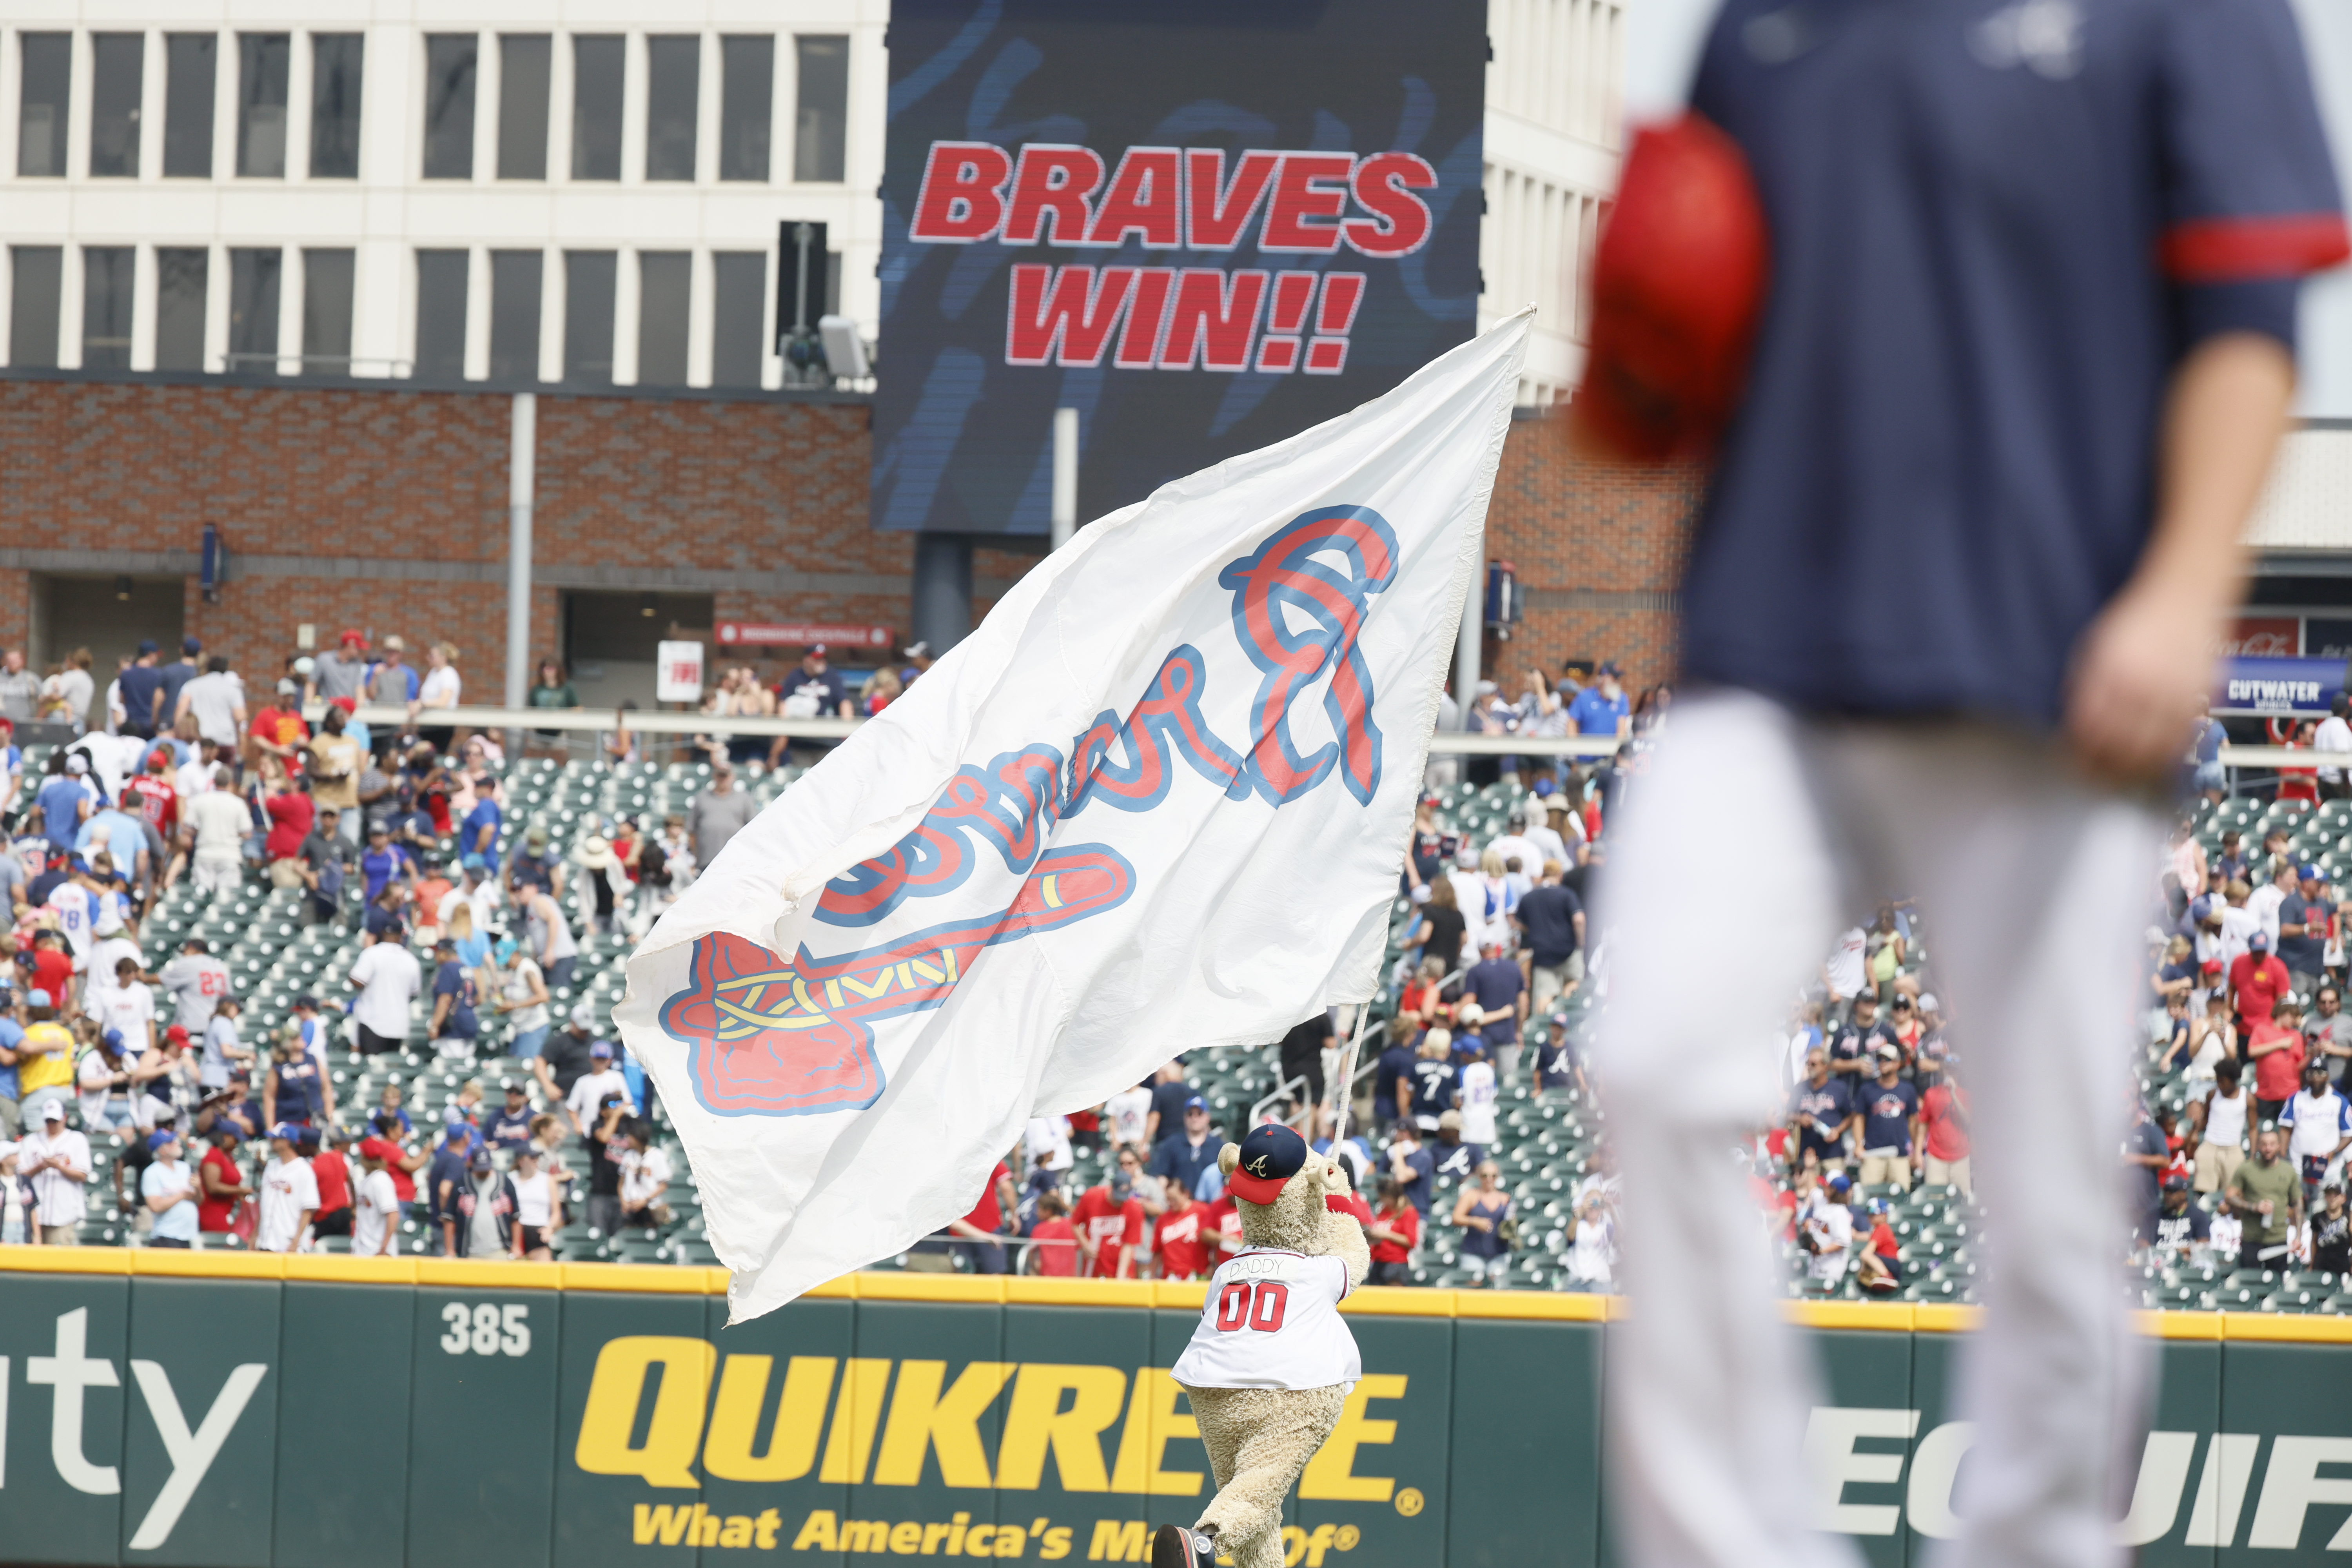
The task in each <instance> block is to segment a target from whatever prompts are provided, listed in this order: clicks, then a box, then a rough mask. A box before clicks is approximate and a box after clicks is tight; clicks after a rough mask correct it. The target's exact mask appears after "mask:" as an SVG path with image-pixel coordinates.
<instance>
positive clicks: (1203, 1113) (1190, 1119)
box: [1145, 1094, 1223, 1193]
mask: <svg viewBox="0 0 2352 1568" xmlns="http://www.w3.org/2000/svg"><path fill="white" fill-rule="evenodd" d="M1222 1147H1223V1144H1222V1143H1221V1142H1219V1141H1217V1140H1215V1139H1213V1138H1212V1137H1210V1135H1209V1102H1208V1101H1207V1100H1203V1099H1202V1098H1201V1097H1200V1096H1199V1095H1197V1094H1195V1095H1192V1096H1189V1097H1187V1098H1186V1100H1185V1101H1184V1124H1183V1126H1182V1127H1181V1128H1180V1129H1178V1130H1177V1131H1174V1132H1171V1133H1170V1134H1169V1135H1168V1136H1167V1137H1165V1138H1162V1139H1161V1140H1160V1142H1159V1144H1158V1145H1157V1146H1156V1147H1154V1148H1153V1149H1152V1151H1151V1163H1150V1166H1149V1167H1147V1168H1146V1171H1145V1173H1146V1174H1147V1175H1152V1176H1157V1177H1159V1178H1160V1180H1161V1181H1163V1182H1173V1183H1175V1184H1177V1185H1179V1186H1181V1187H1182V1188H1183V1189H1184V1190H1185V1191H1186V1192H1188V1193H1197V1192H1199V1191H1200V1190H1201V1173H1202V1172H1204V1171H1207V1170H1210V1169H1212V1168H1213V1167H1214V1166H1215V1164H1216V1163H1217V1151H1218V1150H1219V1149H1220V1148H1222Z"/></svg>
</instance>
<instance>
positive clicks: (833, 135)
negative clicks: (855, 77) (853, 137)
mask: <svg viewBox="0 0 2352 1568" xmlns="http://www.w3.org/2000/svg"><path fill="white" fill-rule="evenodd" d="M793 44H794V45H796V46H797V47H798V50H799V55H800V80H799V85H798V87H797V89H795V96H796V100H797V102H798V106H799V107H798V109H797V110H796V111H795V115H794V119H793V179H795V180H799V181H802V182H803V183H810V184H837V183H839V182H840V181H842V180H845V179H847V178H848V177H849V175H848V167H849V164H848V147H849V40H848V39H847V38H845V37H807V38H795V39H793Z"/></svg>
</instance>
